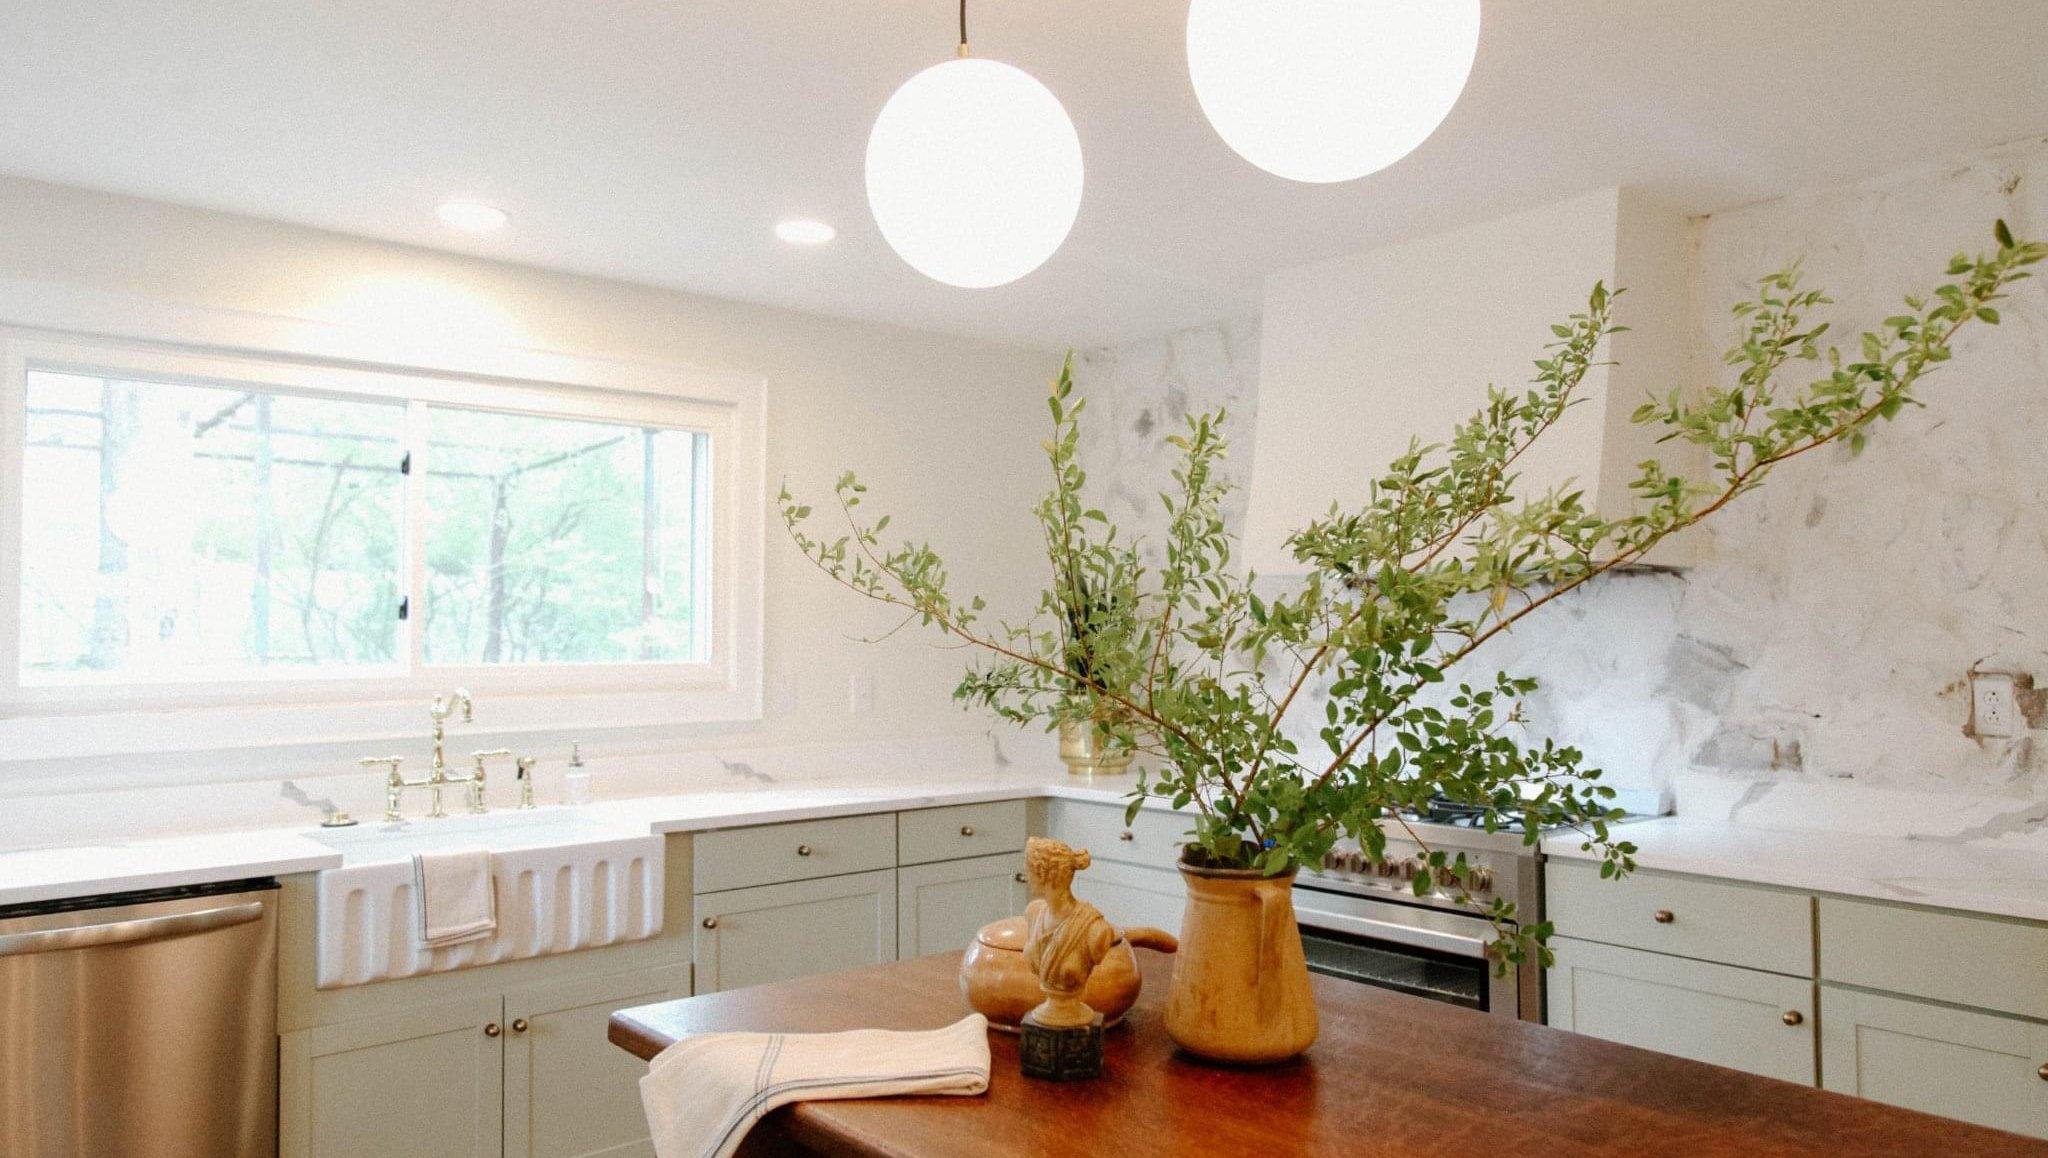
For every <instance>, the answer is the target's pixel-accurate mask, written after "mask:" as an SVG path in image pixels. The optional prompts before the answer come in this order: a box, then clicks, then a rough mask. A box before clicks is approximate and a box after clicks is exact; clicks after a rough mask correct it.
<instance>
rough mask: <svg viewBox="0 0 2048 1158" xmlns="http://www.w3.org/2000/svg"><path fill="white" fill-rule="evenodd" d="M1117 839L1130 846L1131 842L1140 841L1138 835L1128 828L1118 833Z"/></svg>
mask: <svg viewBox="0 0 2048 1158" xmlns="http://www.w3.org/2000/svg"><path fill="white" fill-rule="evenodd" d="M1116 838H1117V839H1118V840H1121V841H1123V842H1125V843H1127V844H1128V843H1129V842H1131V841H1134V840H1136V839H1138V834H1137V833H1135V832H1132V831H1131V830H1130V829H1128V828H1126V829H1124V830H1123V831H1122V832H1119V833H1117V834H1116Z"/></svg>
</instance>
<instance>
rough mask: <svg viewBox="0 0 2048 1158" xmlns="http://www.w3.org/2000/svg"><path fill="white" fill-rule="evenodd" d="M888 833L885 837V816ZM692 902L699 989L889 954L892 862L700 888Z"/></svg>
mask: <svg viewBox="0 0 2048 1158" xmlns="http://www.w3.org/2000/svg"><path fill="white" fill-rule="evenodd" d="M889 831H890V838H891V840H892V841H893V840H894V836H895V826H894V824H893V822H892V823H891V825H890V829H889ZM693 902H694V903H693V906H692V907H693V910H694V913H693V916H694V919H695V921H696V928H695V929H694V930H692V932H693V934H694V936H695V942H696V943H695V949H694V952H693V954H692V958H693V959H694V960H695V961H696V963H697V981H696V989H697V992H699V993H716V992H719V991H721V990H725V989H738V988H740V987H742V986H746V985H763V984H766V983H768V982H770V981H787V980H789V979H790V978H792V977H805V976H809V975H811V974H814V973H834V972H837V971H839V970H841V969H858V968H860V967H861V966H863V965H878V964H880V963H882V962H884V961H894V960H895V959H896V870H895V869H893V868H892V869H883V870H880V871H878V872H865V873H850V874H848V875H846V876H836V877H823V878H821V879H818V880H804V881H790V882H787V883H784V884H776V885H761V886H758V887H755V888H748V889H729V890H727V891H724V892H716V893H700V894H698V895H697V896H696V897H694V898H693Z"/></svg>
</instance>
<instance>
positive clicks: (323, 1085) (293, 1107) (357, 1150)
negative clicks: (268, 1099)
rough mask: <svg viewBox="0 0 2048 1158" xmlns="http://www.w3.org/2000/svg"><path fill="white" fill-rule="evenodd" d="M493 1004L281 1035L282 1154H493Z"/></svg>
mask: <svg viewBox="0 0 2048 1158" xmlns="http://www.w3.org/2000/svg"><path fill="white" fill-rule="evenodd" d="M501 1009H502V1006H501V1003H500V1002H499V999H498V998H497V997H495V996H492V997H488V998H472V999H469V1000H466V1001H451V1002H448V1003H445V1004H441V1005H429V1006H425V1007H423V1008H420V1009H410V1010H407V1011H405V1012H404V1013H397V1014H391V1015H388V1016H384V1017H373V1018H368V1019H365V1020H363V1021H351V1022H344V1023H343V1024H340V1025H323V1026H317V1027H315V1028H312V1029H305V1030H299V1031H297V1032H294V1033H287V1034H284V1035H283V1036H282V1038H281V1039H280V1042H279V1048H280V1052H281V1062H282V1065H281V1067H280V1078H281V1081H282V1089H281V1091H280V1102H281V1106H280V1109H281V1114H280V1117H281V1120H282V1122H283V1131H282V1137H281V1139H280V1141H281V1149H282V1152H283V1153H284V1154H285V1155H286V1158H359V1156H361V1155H365V1154H375V1155H378V1158H413V1156H417V1158H460V1156H465V1155H466V1156H469V1158H496V1155H498V1154H499V1153H500V1151H501V1148H502V1140H503V1139H502V1134H501V1128H500V1123H501V1121H502V1118H503V1115H502V1113H501V1111H500V1107H499V1097H500V1091H501V1090H502V1077H503V1066H504V1048H503V1042H504V1036H503V1022H502V1021H501V1020H500V1013H501Z"/></svg>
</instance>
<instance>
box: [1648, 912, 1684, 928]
mask: <svg viewBox="0 0 2048 1158" xmlns="http://www.w3.org/2000/svg"><path fill="white" fill-rule="evenodd" d="M1650 919H1651V920H1652V921H1655V922H1657V923H1658V924H1660V925H1668V924H1670V923H1671V922H1673V921H1675V920H1677V919H1678V918H1677V917H1676V916H1674V915H1673V914H1672V912H1671V910H1670V909H1658V910H1657V911H1656V912H1654V913H1651V914H1650Z"/></svg>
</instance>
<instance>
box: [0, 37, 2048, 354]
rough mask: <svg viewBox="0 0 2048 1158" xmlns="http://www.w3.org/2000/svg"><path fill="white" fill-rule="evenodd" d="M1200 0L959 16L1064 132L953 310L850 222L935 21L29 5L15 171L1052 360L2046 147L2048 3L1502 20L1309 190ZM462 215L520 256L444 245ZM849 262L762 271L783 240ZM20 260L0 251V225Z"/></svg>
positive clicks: (0, 158) (788, 257)
mask: <svg viewBox="0 0 2048 1158" xmlns="http://www.w3.org/2000/svg"><path fill="white" fill-rule="evenodd" d="M1185 11H1186V5H1185V3H1183V2H1180V0H977V2H976V3H975V4H974V6H973V10H972V17H971V18H972V21H973V27H972V31H973V41H974V45H975V49H976V51H977V52H978V53H979V54H980V55H984V56H993V57H997V58H1000V59H1003V60H1007V61H1009V62H1011V63H1014V64H1017V65H1019V66H1021V67H1023V68H1025V69H1026V70H1028V71H1030V72H1032V73H1034V74H1035V75H1037V76H1038V77H1039V78H1040V79H1041V80H1043V81H1044V82H1045V83H1046V84H1047V85H1049V86H1050V87H1051V88H1052V90H1053V91H1054V92H1055V93H1057V94H1058V95H1059V96H1060V97H1061V99H1062V100H1063V101H1065V103H1066V105H1067V108H1068V111H1069V112H1070V113H1071V114H1072V115H1073V118H1074V121H1075V124H1076V126H1077V128H1078V129H1079V131H1080V134H1081V141H1082V147H1083V149H1084V150H1085V152H1086V157H1087V166H1088V178H1087V180H1088V184H1087V192H1086V197H1085V200H1084V202H1083V205H1082V208H1081V215H1080V219H1079V221H1078V222H1077V223H1076V224H1075V227H1074V232H1073V235H1072V237H1071V238H1069V240H1068V242H1067V244H1066V246H1065V248H1064V249H1063V250H1062V251H1061V252H1060V253H1059V254H1057V255H1056V256H1055V257H1054V258H1053V259H1052V260H1051V261H1050V262H1049V263H1047V264H1046V265H1045V266H1044V267H1043V268H1042V269H1040V270H1039V271H1038V272H1037V273H1035V274H1033V275H1031V276H1030V277H1028V278H1025V279H1024V280H1023V281H1021V282H1018V283H1015V284H1012V285H1010V286H1006V287H1002V288H999V289H994V290H958V289H950V288H947V287H944V286H940V285H937V284H934V283H932V282H928V281H926V280H924V279H923V278H922V277H920V276H918V275H917V274H915V273H913V272H911V271H910V270H909V269H908V268H907V267H905V266H903V265H902V263H901V262H900V261H898V260H897V259H896V257H895V256H894V254H892V253H891V252H890V251H889V249H888V247H887V245H886V244H884V242H883V241H882V239H881V237H880V235H879V234H878V233H877V232H876V230H875V227H874V224H873V222H872V221H871V220H870V219H869V217H868V215H867V210H866V207H865V203H864V195H863V186H862V175H861V158H862V155H863V150H864V148H865V146H866V140H867V131H868V126H869V124H870V123H871V122H872V120H873V118H874V115H875V113H876V111H877V110H878V109H879V108H880V107H881V105H882V102H883V101H884V100H885V99H887V97H888V95H889V93H890V92H891V91H892V90H893V89H894V88H895V86H896V85H897V84H898V83H900V82H901V81H902V80H903V79H904V78H906V77H908V76H909V75H910V74H911V73H912V72H914V71H915V70H917V69H919V68H921V67H923V66H925V65H928V64H931V63H934V62H937V61H939V60H943V59H945V58H946V56H947V55H948V54H949V53H950V52H951V48H952V44H951V41H952V35H953V26H952V20H953V16H954V13H953V6H952V0H299V2H294V3H278V2H276V0H241V2H235V0H181V2H178V3H165V2H164V0H9V2H8V3H6V4H4V5H0V47H4V53H0V171H4V172H12V173H16V174H21V175H25V176H30V177H36V178H41V179H44V180H49V181H56V182H62V183H66V184H73V185H81V186H87V187H91V188H97V189H106V190H114V191H119V192H125V193H133V194H138V195H141V196H146V197H153V198H158V199H162V200H166V201H174V202H181V203H188V204H193V205H200V206H206V207H210V208H217V209H224V210H230V211H234V212H240V213H247V214H252V215H256V216H261V217H269V218H276V219H279V220H284V221H292V222H298V223H303V224H306V225H313V226H319V227H323V228H327V229H334V230H340V231H343V232H347V233H354V234H361V235H365V236H370V237H378V238H387V239H391V240H396V241H404V242H411V243H416V244H420V245H427V246H434V247H437V248H445V249H451V250H459V251H462V252H468V253H477V254H484V255H489V256H492V257H499V258H504V259H508V260H513V261H519V262H526V263H530V264H534V265H540V266H548V267H553V268H560V269H567V270H574V271H578V272H585V273H593V274H601V275H607V276H611V277H617V278H624V279H627V280H631V281H638V282H648V283H655V284H660V285H666V286H673V287H676V288H679V289H685V290H692V291H697V292H700V293H706V294H714V295H718V296H722V297H731V298H741V299H746V300H752V301H760V302H768V303H774V304H778V305H785V306H793V307H797V308H801V309H808V310H817V311H822V312H827V313H833V314H840V315H845V316H850V317H859V318H868V319H877V320H885V321H891V322H898V323H902V324H906V325H911V326H918V327H924V328H930V329H941V330H948V331H955V332H962V333H969V334H976V335H981V336H986V337H992V338H998V339H1003V340H1008V341H1015V342H1022V343H1029V344H1033V345H1045V346H1058V345H1065V344H1069V343H1078V344H1094V343H1098V342H1107V341H1113V340H1120V339H1127V338H1136V337H1146V336H1151V335H1154V334H1157V333H1161V332H1164V331H1166V330H1169V329H1172V328H1175V327H1178V326H1182V325H1189V324H1195V323H1199V322H1203V321H1208V320H1212V319H1214V318H1217V317H1220V316H1224V315H1228V314H1232V313H1237V312H1244V311H1249V310H1252V309H1255V308H1256V306H1257V300H1258V299H1257V294H1258V279H1259V277H1260V276H1261V275H1262V274H1264V273H1265V272H1267V271H1270V270H1274V269H1279V268H1284V267H1286V266H1290V265H1295V264H1299V263H1301V262H1304V261H1310V260H1314V259H1316V258H1320V257H1326V256H1330V255H1333V254H1336V253H1341V252H1345V251H1348V250H1353V249H1358V248H1363V247H1367V246H1371V245H1375V244H1381V243H1384V242H1386V241H1389V240H1394V239H1398V238H1402V237H1408V236H1414V235H1417V234H1420V233H1425V232H1429V231H1432V230H1436V229H1441V228H1446V227H1450V226H1453V225H1457V224H1463V223H1466V222H1470V221H1474V220H1480V219H1483V218H1487V217H1492V216H1497V215H1500V214H1502V213H1505V212H1508V211H1510V210H1513V209H1517V208H1522V207H1526V206H1529V205H1533V204H1537V203H1540V202H1543V201H1547V200H1551V199H1555V198H1557V197H1561V196H1564V195H1567V194H1570V193H1575V192H1579V191H1582V190H1585V189H1590V188H1592V187H1595V186H1599V185H1606V184H1613V183H1629V184H1637V185H1642V186H1645V187H1647V188H1649V189H1651V190H1652V191H1654V192H1656V193H1658V194H1661V195H1662V196H1663V197H1664V198H1665V199H1667V200H1669V201H1671V202H1673V203H1674V204H1675V205H1676V206H1678V207H1679V208H1681V209H1684V210H1686V211H1689V212H1695V213H1699V212H1708V211H1712V210H1715V209H1720V208H1725V207H1728V206H1732V205H1736V204H1741V203H1744V202H1747V201H1752V200H1756V199H1759V198H1763V197H1768V196H1772V195H1774V194H1777V193H1782V192H1786V191H1789V190H1792V189H1797V188H1804V187H1812V186H1816V185H1826V184H1833V183H1837V182H1841V181H1845V180H1851V179H1854V178H1856V177H1859V176H1862V175H1866V174H1869V173H1873V172H1878V171H1882V170H1884V169H1887V168H1891V167H1894V166H1897V165H1899V164H1902V163H1906V162H1909V161H1914V160H1919V159H1922V158H1927V157H1941V156H1951V155H1958V154H1963V153H1967V152H1970V151H1972V150H1975V149H1979V148H1982V147H1984V146H1987V145H1991V144H1996V143H1999V142H2003V141H2007V140H2012V139H2015V138H2018V137H2023V136H2027V135H2030V134H2036V133H2042V132H2048V2H2044V0H1945V2H1940V3H1937V2H1935V0H1487V4H1486V17H1485V19H1486V24H1485V30H1484V34H1483V39H1482V42H1481V45H1480V50H1479V59H1478V63H1477V64H1476V65H1475V66H1474V69H1473V74H1472V83H1471V86H1470V87H1469V88H1468V90H1467V91H1466V93H1465V96H1464V98H1463V100H1462V101H1461V102H1460V103H1459V105H1458V107H1457V108H1456V109H1455V110H1454V111H1453V112H1452V113H1451V116H1450V119H1449V120H1448V121H1446V122H1445V124H1444V127H1443V128H1442V130H1441V131H1439V132H1438V134H1437V135H1436V137H1435V138H1433V139H1432V140H1431V141H1430V142H1429V143H1427V144H1425V145H1424V146H1423V147H1422V148H1421V149H1420V150H1418V151H1417V152H1416V153H1414V154H1413V155H1411V156H1410V157H1409V158H1408V159H1407V160H1405V161H1403V162H1402V163H1400V164H1398V165H1396V166H1394V167H1393V168H1392V169H1389V170H1387V171H1385V172H1382V173H1379V174H1376V175H1374V176H1372V177H1368V178H1365V179H1363V180H1360V181H1355V182H1351V183H1349V184H1345V185H1337V186H1303V185H1295V184H1291V183H1289V182H1286V181H1282V180H1280V179H1278V178H1274V177H1269V176H1267V175H1265V174H1263V173H1260V172H1258V171H1256V170H1253V169H1252V168H1251V167H1250V166H1248V165H1246V164H1245V163H1244V162H1242V161H1240V160H1239V159H1238V158H1237V156H1236V155H1235V154H1233V153H1231V152H1230V151H1229V150H1228V149H1227V148H1226V147H1225V146H1224V145H1223V144H1222V143H1221V142H1220V141H1219V140H1218V139H1217V138H1216V137H1215V135H1214V134H1213V133H1211V132H1210V131H1209V129H1208V127H1207V125H1206V124H1205V123H1204V122H1203V120H1202V117H1201V113H1200V110H1199V109H1198V108H1197V106H1196V104H1195V100H1194V96H1193V93H1192V92H1191V90H1190V89H1189V87H1188V82H1187V72H1186V67H1185V64H1184V62H1183V60H1182V47H1181V37H1182V23H1183V19H1184V16H1185ZM453 194H464V195H468V196H471V197H475V198H478V199H481V200H485V201H488V202H491V203H493V204H496V205H499V206H501V207H502V208H504V209H506V210H508V211H510V213H511V214H512V227H511V228H510V229H508V230H506V231H505V232H503V233H501V234H498V235H494V236H491V237H487V238H471V237H466V236H462V235H457V234H452V233H451V232H450V231H449V230H448V229H447V228H446V227H444V226H442V225H441V224H440V223H439V222H437V221H436V220H435V218H434V214H433V210H434V207H435V205H436V204H437V203H438V202H440V201H441V200H443V199H444V198H446V197H448V196H450V195H453ZM788 215H801V216H814V217H819V218H822V219H824V220H826V221H829V222H831V223H833V224H834V225H836V226H838V228H839V231H840V239H839V240H838V241H837V242H836V243H834V244H833V245H830V246H826V247H824V248H822V249H816V250H800V249H794V248H792V247H789V246H787V245H784V244H782V243H781V242H778V241H776V240H775V239H774V237H773V236H772V234H771V227H772V225H773V224H774V222H775V221H776V220H777V219H778V218H780V217H783V216H788ZM0 228H4V223H0Z"/></svg>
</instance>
